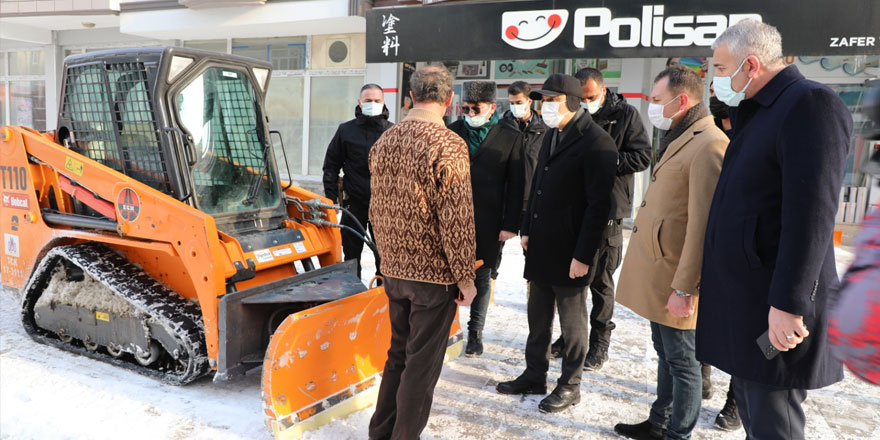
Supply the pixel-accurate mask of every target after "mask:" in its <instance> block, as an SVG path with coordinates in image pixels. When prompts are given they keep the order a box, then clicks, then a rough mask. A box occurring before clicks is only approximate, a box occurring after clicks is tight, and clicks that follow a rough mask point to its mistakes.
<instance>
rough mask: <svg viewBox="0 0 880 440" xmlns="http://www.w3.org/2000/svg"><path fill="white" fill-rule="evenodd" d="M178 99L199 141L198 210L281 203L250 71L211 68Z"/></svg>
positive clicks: (180, 111)
mask: <svg viewBox="0 0 880 440" xmlns="http://www.w3.org/2000/svg"><path fill="white" fill-rule="evenodd" d="M176 101H177V112H178V115H179V119H180V121H181V123H182V124H183V128H185V129H186V131H187V132H189V134H190V135H191V136H192V138H193V143H194V144H195V151H196V155H197V158H196V164H195V165H194V166H193V168H192V175H193V182H194V186H195V188H194V194H195V196H196V200H197V203H198V206H199V208H200V209H201V210H202V211H204V212H207V213H209V214H228V213H236V212H242V211H252V210H255V209H263V208H273V207H275V206H277V204H278V203H279V202H280V200H281V198H280V188H279V185H278V181H277V173H276V171H275V169H274V165H273V163H272V161H271V160H270V159H269V155H270V154H271V149H270V148H269V147H267V145H268V144H267V142H266V139H265V127H264V126H263V115H262V114H261V112H260V106H259V103H258V101H257V95H256V92H255V91H254V88H253V86H252V84H251V82H250V80H249V79H248V77H247V75H245V74H244V73H243V72H240V71H238V70H232V69H227V68H219V67H213V68H209V69H207V70H206V71H205V72H203V73H202V74H201V75H199V76H198V77H197V78H196V79H195V80H193V81H192V82H191V83H189V85H187V86H186V87H185V88H184V89H183V90H181V91H180V93H178V95H177V99H176Z"/></svg>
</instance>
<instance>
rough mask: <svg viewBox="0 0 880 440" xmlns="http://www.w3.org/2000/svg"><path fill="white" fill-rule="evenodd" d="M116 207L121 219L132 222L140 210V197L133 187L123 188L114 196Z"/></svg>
mask: <svg viewBox="0 0 880 440" xmlns="http://www.w3.org/2000/svg"><path fill="white" fill-rule="evenodd" d="M116 209H118V210H119V215H120V216H121V217H122V218H123V219H125V220H128V221H130V222H133V221H135V220H137V218H138V214H140V212H141V199H140V198H139V197H138V195H137V193H136V192H134V190H133V189H131V188H123V189H122V191H119V196H117V197H116Z"/></svg>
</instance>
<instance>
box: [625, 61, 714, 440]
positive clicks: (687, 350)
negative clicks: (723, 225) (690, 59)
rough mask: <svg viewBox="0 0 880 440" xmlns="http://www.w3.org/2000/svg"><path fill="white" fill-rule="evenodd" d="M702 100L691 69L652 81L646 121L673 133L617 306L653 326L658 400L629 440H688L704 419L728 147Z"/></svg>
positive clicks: (639, 219) (640, 218) (665, 141)
mask: <svg viewBox="0 0 880 440" xmlns="http://www.w3.org/2000/svg"><path fill="white" fill-rule="evenodd" d="M702 100H703V82H702V80H701V79H700V76H699V75H697V74H696V73H695V72H694V71H693V70H690V69H688V68H686V67H683V66H672V67H669V68H667V69H666V70H664V71H663V72H661V73H660V74H659V75H657V78H656V79H655V80H654V90H653V91H652V93H651V104H650V107H649V110H648V117H649V119H650V120H651V123H652V124H654V125H655V126H656V127H657V128H659V129H661V130H668V131H667V132H666V133H665V135H663V137H662V138H661V140H660V148H659V162H658V163H657V165H655V166H654V170H653V174H652V176H651V184H650V186H649V187H648V193H647V194H646V195H645V200H644V202H642V205H641V209H640V210H639V213H638V215H637V216H636V219H635V226H634V227H633V233H632V237H631V238H630V242H629V248H628V249H627V252H626V257H625V259H624V262H623V269H622V271H621V274H620V282H619V284H618V287H617V302H619V303H620V304H622V305H624V306H626V307H629V308H630V309H632V310H633V311H634V312H636V313H638V314H639V315H641V316H643V317H645V318H647V319H649V320H650V321H651V338H652V340H653V341H654V349H655V350H657V355H658V356H659V361H658V367H657V399H656V400H655V401H654V403H653V405H652V406H651V413H650V416H649V418H648V420H647V421H644V422H642V423H639V424H635V425H627V424H622V423H621V424H618V425H617V426H615V427H614V430H615V432H617V433H618V434H620V435H623V436H625V437H629V438H634V439H661V438H664V437H665V438H667V439H688V438H690V435H691V431H693V429H694V426H695V425H696V423H697V417H698V416H699V413H700V398H701V394H702V393H701V391H702V380H701V375H700V363H699V362H697V359H696V355H695V348H694V337H695V331H694V329H695V328H696V322H697V315H696V312H695V310H696V306H697V301H698V297H699V286H700V270H701V265H702V260H703V237H704V236H705V233H706V221H707V219H708V216H709V207H710V205H711V202H712V195H713V193H714V192H715V184H716V183H717V182H718V175H719V174H720V172H721V162H722V160H723V158H724V152H725V150H726V149H727V143H728V140H727V136H725V134H724V133H723V132H722V131H721V130H719V129H718V128H717V127H716V126H715V124H714V122H713V120H712V117H711V116H709V114H708V112H707V110H706V107H705V105H704V104H703V102H702Z"/></svg>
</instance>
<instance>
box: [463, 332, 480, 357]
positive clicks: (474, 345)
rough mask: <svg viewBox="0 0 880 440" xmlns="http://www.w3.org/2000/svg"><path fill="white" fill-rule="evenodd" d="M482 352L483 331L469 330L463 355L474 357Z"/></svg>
mask: <svg viewBox="0 0 880 440" xmlns="http://www.w3.org/2000/svg"><path fill="white" fill-rule="evenodd" d="M481 354H483V332H478V331H469V332H468V341H467V347H465V349H464V355H465V356H467V357H474V356H479V355H481Z"/></svg>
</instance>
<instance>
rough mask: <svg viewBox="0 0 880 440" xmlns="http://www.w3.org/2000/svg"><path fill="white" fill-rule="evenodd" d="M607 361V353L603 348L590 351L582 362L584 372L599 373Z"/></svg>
mask: <svg viewBox="0 0 880 440" xmlns="http://www.w3.org/2000/svg"><path fill="white" fill-rule="evenodd" d="M607 360H608V351H607V349H604V348H597V349H595V350H594V349H592V348H591V349H590V351H588V352H587V359H586V360H585V361H584V371H599V370H601V369H602V365H605V361H607Z"/></svg>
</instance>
